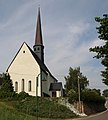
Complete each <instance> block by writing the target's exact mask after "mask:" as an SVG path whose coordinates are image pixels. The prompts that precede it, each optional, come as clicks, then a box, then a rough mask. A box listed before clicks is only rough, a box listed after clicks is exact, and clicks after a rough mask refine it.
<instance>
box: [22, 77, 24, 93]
mask: <svg viewBox="0 0 108 120" xmlns="http://www.w3.org/2000/svg"><path fill="white" fill-rule="evenodd" d="M22 91H24V79H22Z"/></svg>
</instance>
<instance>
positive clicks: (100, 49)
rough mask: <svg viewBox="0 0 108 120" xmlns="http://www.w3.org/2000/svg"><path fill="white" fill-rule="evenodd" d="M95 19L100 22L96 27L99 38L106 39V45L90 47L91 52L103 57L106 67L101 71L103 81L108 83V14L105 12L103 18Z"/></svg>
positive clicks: (98, 57) (100, 57) (99, 57)
mask: <svg viewBox="0 0 108 120" xmlns="http://www.w3.org/2000/svg"><path fill="white" fill-rule="evenodd" d="M95 21H96V22H98V23H99V24H100V26H99V27H97V28H96V29H97V31H98V33H99V36H98V38H99V39H100V40H103V41H104V45H102V46H95V47H94V48H90V52H96V53H97V55H96V56H94V57H95V58H97V59H101V64H102V65H104V67H105V70H104V71H101V73H102V74H101V75H102V76H103V83H104V84H106V85H108V14H104V15H103V18H100V17H96V18H95Z"/></svg>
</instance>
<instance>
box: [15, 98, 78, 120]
mask: <svg viewBox="0 0 108 120" xmlns="http://www.w3.org/2000/svg"><path fill="white" fill-rule="evenodd" d="M14 107H15V108H16V109H17V110H19V111H22V112H24V113H26V114H30V115H33V116H35V115H36V98H35V97H29V98H26V99H24V100H22V101H17V102H15V103H14ZM64 113H65V114H64ZM38 116H39V117H41V118H61V119H63V118H73V117H76V115H75V114H73V112H72V111H70V110H69V109H67V108H66V107H65V106H62V105H60V104H57V103H56V102H54V101H51V100H49V98H42V97H38Z"/></svg>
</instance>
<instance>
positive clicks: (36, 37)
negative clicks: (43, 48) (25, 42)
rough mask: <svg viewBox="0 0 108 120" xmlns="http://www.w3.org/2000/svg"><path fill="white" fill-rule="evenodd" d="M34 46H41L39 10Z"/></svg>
mask: <svg viewBox="0 0 108 120" xmlns="http://www.w3.org/2000/svg"><path fill="white" fill-rule="evenodd" d="M35 45H43V40H42V30H41V16H40V8H38V18H37V27H36V36H35Z"/></svg>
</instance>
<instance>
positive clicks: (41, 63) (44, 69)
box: [6, 42, 57, 81]
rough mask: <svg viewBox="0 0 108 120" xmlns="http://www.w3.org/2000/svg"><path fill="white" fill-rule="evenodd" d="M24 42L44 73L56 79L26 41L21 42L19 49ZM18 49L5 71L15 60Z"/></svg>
mask: <svg viewBox="0 0 108 120" xmlns="http://www.w3.org/2000/svg"><path fill="white" fill-rule="evenodd" d="M24 44H26V46H27V47H28V49H29V50H30V52H31V54H32V55H33V57H34V59H35V60H36V61H37V63H38V64H39V66H40V68H41V69H42V70H43V71H44V72H45V73H46V74H48V73H49V74H50V75H51V76H52V77H53V78H54V79H55V80H56V81H57V79H56V78H55V77H54V76H53V75H52V74H51V72H50V71H49V69H48V68H47V67H46V65H45V64H44V63H43V62H42V61H41V60H40V59H39V57H38V56H37V55H36V54H35V53H34V51H33V50H32V49H31V48H30V47H29V46H28V45H27V43H26V42H23V44H22V45H21V47H20V49H19V51H20V50H21V48H22V46H23V45H24ZM19 51H18V52H17V54H16V55H15V57H14V58H13V60H12V62H11V63H10V65H9V66H8V68H7V70H6V72H8V69H9V67H10V66H11V64H12V63H13V61H14V60H15V58H16V56H17V55H18V53H19Z"/></svg>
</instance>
